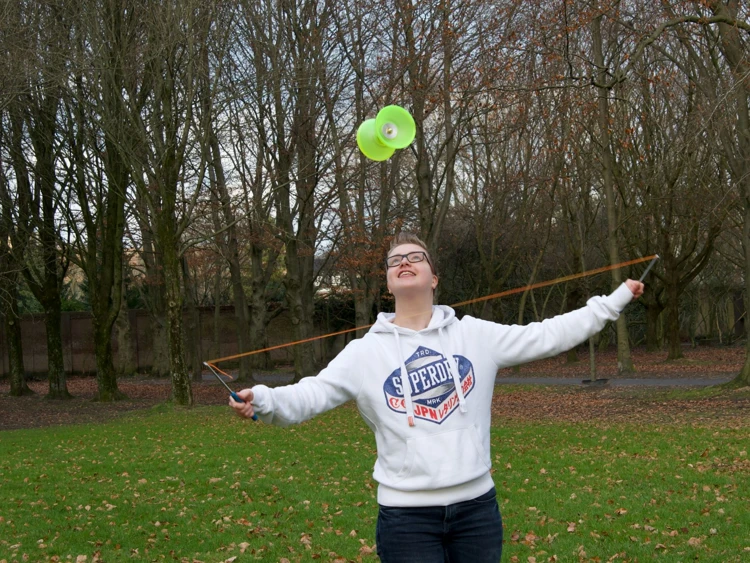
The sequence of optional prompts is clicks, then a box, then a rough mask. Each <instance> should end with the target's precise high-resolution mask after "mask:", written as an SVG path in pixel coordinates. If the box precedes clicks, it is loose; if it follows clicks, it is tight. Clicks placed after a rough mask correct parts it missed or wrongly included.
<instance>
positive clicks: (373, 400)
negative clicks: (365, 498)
mask: <svg viewBox="0 0 750 563" xmlns="http://www.w3.org/2000/svg"><path fill="white" fill-rule="evenodd" d="M632 298H633V294H632V293H631V291H630V289H628V287H627V286H626V285H625V284H622V285H621V286H620V287H619V288H618V289H617V290H615V291H614V292H613V293H612V294H611V295H609V296H608V297H594V298H592V299H590V300H589V301H588V303H587V304H586V306H585V307H583V308H581V309H578V310H577V311H572V312H570V313H567V314H564V315H560V316H557V317H555V318H552V319H547V320H545V321H542V322H540V323H531V324H529V325H525V326H516V325H513V326H508V325H501V324H497V323H493V322H489V321H483V320H479V319H476V318H473V317H469V316H465V317H463V318H462V319H461V320H458V319H457V318H456V316H455V313H454V312H453V309H451V308H450V307H446V306H435V307H433V311H432V319H431V320H430V324H429V325H428V326H427V328H425V329H423V330H420V331H414V330H410V329H408V328H403V327H400V326H396V325H394V324H393V323H391V320H392V319H393V316H394V315H393V313H380V314H379V315H378V319H377V322H376V323H375V325H374V326H373V327H372V328H371V329H370V331H369V332H368V333H367V334H366V335H365V336H364V337H363V338H361V339H358V340H354V341H352V342H350V343H349V344H348V345H347V346H346V348H344V350H342V351H341V353H340V354H339V355H338V356H337V357H336V358H335V359H334V360H333V361H331V363H330V364H328V367H326V368H325V369H324V370H322V371H321V372H320V373H319V374H318V375H317V376H315V377H306V378H304V379H302V380H301V381H300V382H299V383H296V384H294V385H287V386H285V387H277V388H274V389H271V388H269V387H266V386H265V385H257V386H255V387H253V394H254V398H253V407H254V409H255V412H256V414H257V415H258V417H259V418H260V419H261V420H262V421H264V422H266V423H271V424H275V425H278V426H288V425H290V424H295V423H299V422H302V421H304V420H307V419H309V418H312V417H313V416H315V415H316V414H320V413H322V412H324V411H327V410H329V409H331V408H333V407H336V406H338V405H341V404H342V403H345V402H346V401H349V400H352V399H353V400H355V401H356V402H357V407H358V408H359V412H360V414H361V415H362V417H363V418H364V420H365V422H366V423H367V425H368V426H369V427H370V428H371V429H372V431H373V432H374V433H375V442H376V445H377V452H378V457H377V460H376V461H375V469H374V472H373V478H374V479H375V480H376V481H377V482H378V483H379V486H378V503H380V504H382V505H385V506H445V505H448V504H453V503H456V502H461V501H465V500H470V499H473V498H476V497H478V496H480V495H482V494H484V493H486V492H487V491H488V490H490V489H491V488H492V486H493V481H492V477H491V476H490V467H491V458H490V411H491V409H490V407H491V404H492V392H493V388H494V386H495V377H496V375H497V370H498V369H501V368H505V367H509V366H513V365H517V364H523V363H526V362H530V361H532V360H537V359H540V358H546V357H549V356H553V355H556V354H559V353H561V352H564V351H566V350H569V349H570V348H572V347H573V346H576V345H577V344H580V343H581V342H583V341H584V340H586V339H587V338H589V337H590V336H592V335H594V334H596V333H597V332H599V331H600V330H601V329H602V328H603V327H604V325H605V323H606V322H607V321H612V320H615V319H616V318H617V317H618V316H619V313H620V311H621V310H622V309H624V308H625V306H626V305H627V304H628V303H629V302H630V301H631V300H632ZM404 373H406V374H407V379H408V381H409V385H404V384H403V381H404V378H403V376H402V375H403V374H404Z"/></svg>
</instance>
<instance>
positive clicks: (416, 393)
mask: <svg viewBox="0 0 750 563" xmlns="http://www.w3.org/2000/svg"><path fill="white" fill-rule="evenodd" d="M455 358H456V361H457V362H458V376H459V379H460V380H461V389H462V390H463V392H464V397H466V396H468V395H469V393H471V391H472V389H474V383H475V379H474V366H472V364H471V362H470V361H469V360H468V359H466V358H464V357H463V356H458V355H456V356H455ZM405 363H406V370H407V373H408V382H407V384H408V385H409V386H410V389H411V400H412V404H413V406H414V416H415V417H416V418H420V419H422V420H428V421H430V422H434V423H436V424H441V423H442V422H443V421H444V420H445V419H446V418H448V417H449V416H450V415H451V413H453V411H455V410H456V408H458V393H457V392H456V386H455V385H454V383H453V377H452V376H451V372H450V368H449V366H448V359H447V358H446V357H445V356H443V355H442V354H441V353H440V352H436V351H435V350H430V349H429V348H425V347H424V346H420V347H419V348H417V350H416V351H415V352H414V353H413V354H412V355H411V356H410V357H409V358H408V359H407V360H406V362H405ZM453 368H454V369H455V364H454V365H453ZM403 385H404V382H402V381H401V368H397V369H395V370H394V371H393V373H391V374H390V375H389V376H388V377H387V378H386V380H385V383H384V384H383V392H384V393H385V400H386V402H387V403H388V407H389V408H390V409H391V410H393V411H395V412H399V413H406V402H405V400H404V388H403Z"/></svg>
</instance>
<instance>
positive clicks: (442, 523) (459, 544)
mask: <svg viewBox="0 0 750 563" xmlns="http://www.w3.org/2000/svg"><path fill="white" fill-rule="evenodd" d="M375 543H376V544H377V549H378V555H379V556H380V560H381V561H382V562H383V563H497V562H498V561H500V556H501V555H502V552H503V522H502V519H501V517H500V509H499V507H498V506H497V498H496V497H495V489H494V488H492V489H491V490H490V491H488V492H486V493H485V494H483V495H482V496H479V497H477V498H475V499H472V500H467V501H464V502H458V503H456V504H450V505H448V506H425V507H417V508H399V507H392V506H381V507H380V511H379V512H378V524H377V528H376V531H375Z"/></svg>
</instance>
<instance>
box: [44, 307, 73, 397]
mask: <svg viewBox="0 0 750 563" xmlns="http://www.w3.org/2000/svg"><path fill="white" fill-rule="evenodd" d="M52 301H53V302H52V303H48V304H47V305H46V306H45V311H44V323H45V325H46V328H47V379H48V381H49V393H48V394H47V398H48V399H70V398H72V395H71V394H70V393H69V392H68V383H67V378H66V374H65V365H64V363H63V346H62V332H61V327H62V313H61V311H60V300H59V294H58V299H57V300H56V302H54V299H53V300H52Z"/></svg>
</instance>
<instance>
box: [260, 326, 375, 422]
mask: <svg viewBox="0 0 750 563" xmlns="http://www.w3.org/2000/svg"><path fill="white" fill-rule="evenodd" d="M359 351H361V340H354V341H352V342H350V343H349V344H348V345H347V346H346V347H345V348H344V349H343V350H342V351H341V352H340V353H339V354H338V356H336V357H335V358H334V359H333V360H332V361H331V363H329V364H328V367H326V368H325V369H324V370H322V371H321V372H320V373H319V374H318V375H316V376H314V377H305V378H303V379H302V380H300V381H299V382H298V383H295V384H292V385H285V386H283V387H275V388H270V387H267V386H265V385H256V386H255V387H253V408H254V409H255V413H256V414H257V415H258V418H260V419H261V420H262V421H263V422H265V423H267V424H274V425H276V426H289V425H291V424H297V423H300V422H304V421H305V420H308V419H310V418H312V417H314V416H315V415H317V414H320V413H323V412H325V411H327V410H330V409H332V408H334V407H337V406H339V405H341V404H343V403H345V402H347V401H349V400H351V399H355V398H356V397H357V394H358V393H359V390H360V388H361V386H362V380H363V377H364V375H363V370H362V369H361V367H360V366H361V362H362V359H361V358H360V356H359Z"/></svg>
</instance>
